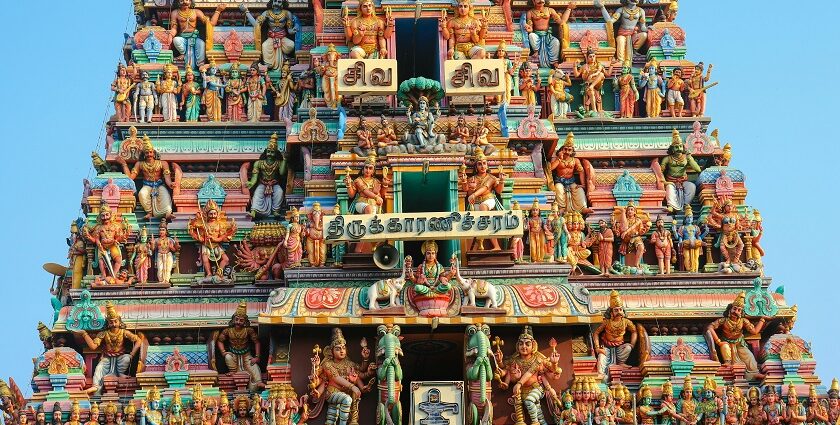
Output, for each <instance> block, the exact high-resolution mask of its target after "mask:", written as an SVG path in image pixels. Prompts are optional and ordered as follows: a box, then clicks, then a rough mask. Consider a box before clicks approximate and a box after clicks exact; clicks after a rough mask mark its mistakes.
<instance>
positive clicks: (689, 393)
mask: <svg viewBox="0 0 840 425" xmlns="http://www.w3.org/2000/svg"><path fill="white" fill-rule="evenodd" d="M677 414H678V415H679V425H697V400H695V399H694V381H693V380H692V378H691V375H686V376H685V378H684V379H683V387H682V390H680V399H679V401H677Z"/></svg>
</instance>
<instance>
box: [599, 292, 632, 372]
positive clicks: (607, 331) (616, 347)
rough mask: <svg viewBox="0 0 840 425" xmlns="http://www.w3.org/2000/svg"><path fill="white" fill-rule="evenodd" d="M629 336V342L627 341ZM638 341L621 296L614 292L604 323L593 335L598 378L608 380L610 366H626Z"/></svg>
mask: <svg viewBox="0 0 840 425" xmlns="http://www.w3.org/2000/svg"><path fill="white" fill-rule="evenodd" d="M628 334H629V335H628ZM627 336H629V340H627V339H626V338H627ZM637 340H638V335H637V334H636V326H635V325H634V324H633V322H631V321H630V320H629V319H627V318H626V317H625V312H624V302H623V301H622V300H621V295H619V293H618V291H615V290H613V291H612V292H611V293H610V304H609V308H608V309H607V310H606V311H604V321H603V322H602V323H601V326H598V328H597V329H595V331H594V332H593V333H592V341H593V344H594V348H595V353H596V354H597V358H598V377H599V378H601V379H603V380H606V379H607V378H608V375H607V372H608V370H607V368H608V367H609V366H610V365H613V364H616V365H623V364H626V362H627V359H628V358H630V352H631V351H632V350H633V347H634V346H635V345H636V341H637Z"/></svg>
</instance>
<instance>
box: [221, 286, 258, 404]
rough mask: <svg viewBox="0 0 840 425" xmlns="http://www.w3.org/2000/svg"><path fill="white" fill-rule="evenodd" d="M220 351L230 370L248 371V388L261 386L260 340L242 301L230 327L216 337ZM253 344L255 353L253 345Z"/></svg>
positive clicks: (231, 320)
mask: <svg viewBox="0 0 840 425" xmlns="http://www.w3.org/2000/svg"><path fill="white" fill-rule="evenodd" d="M216 345H217V346H218V348H219V352H220V353H221V354H222V357H223V358H224V359H225V365H227V368H228V371H229V372H231V373H235V372H246V373H248V375H249V376H250V380H249V382H248V388H249V389H250V390H251V391H254V390H255V389H258V388H261V387H262V386H263V385H262V376H261V373H260V367H259V365H258V364H257V363H258V362H259V360H260V340H259V338H257V332H256V331H255V330H254V328H252V327H251V322H250V320H249V319H248V311H247V305H246V304H245V303H240V304H239V306H237V307H236V312H234V313H233V316H231V318H230V322H229V323H228V327H227V328H225V329H224V330H222V332H221V333H220V334H219V337H218V338H216ZM252 346H253V350H254V351H253V355H252V354H251V347H252Z"/></svg>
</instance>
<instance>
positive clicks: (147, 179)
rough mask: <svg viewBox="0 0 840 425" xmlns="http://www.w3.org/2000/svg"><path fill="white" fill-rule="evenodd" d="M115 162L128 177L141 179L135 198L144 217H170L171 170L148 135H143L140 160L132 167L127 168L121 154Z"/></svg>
mask: <svg viewBox="0 0 840 425" xmlns="http://www.w3.org/2000/svg"><path fill="white" fill-rule="evenodd" d="M117 162H118V163H119V164H120V166H122V170H123V174H125V175H126V176H128V178H130V179H132V180H134V179H137V178H138V177H140V178H141V179H142V180H143V187H141V188H140V191H139V192H137V199H138V200H139V201H140V205H142V206H143V210H144V211H146V216H145V217H144V218H145V219H146V220H149V219H151V218H152V217H155V218H165V219H169V218H171V216H172V196H171V195H170V193H169V189H168V188H171V187H173V186H174V182H173V181H172V172H171V171H170V168H169V163H168V162H167V161H163V160H161V159H160V154H159V153H158V151H156V150H155V147H154V145H152V141H151V139H149V136H147V135H143V153H141V154H140V161H138V162H136V163H135V164H134V166H133V167H132V168H128V163H126V161H125V158H123V157H122V156H118V157H117Z"/></svg>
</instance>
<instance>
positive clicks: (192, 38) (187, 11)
mask: <svg viewBox="0 0 840 425" xmlns="http://www.w3.org/2000/svg"><path fill="white" fill-rule="evenodd" d="M175 7H177V8H178V10H177V12H176V11H174V10H173V11H172V12H173V13H172V16H171V18H170V19H169V22H170V24H169V33H170V34H172V46H173V47H175V50H176V51H177V52H178V54H180V55H183V56H184V63H185V64H186V66H187V68H195V67H197V66H200V65H203V64H204V59H205V58H206V57H207V52H206V44H205V43H206V42H205V41H204V40H202V39H201V38H200V37H199V33H198V21H202V22H203V23H204V24H205V25H206V28H207V29H206V31H205V33H204V34H205V36H206V39H207V40H210V42H212V38H213V37H212V35H213V27H215V26H216V23H217V22H218V21H219V15H221V14H222V11H224V10H225V8H226V7H227V6H225V4H224V3H221V4H219V5H218V6H216V10H215V11H214V12H213V15H212V16H211V17H209V18H208V17H207V15H205V14H204V12H202V11H201V10H200V9H197V8H196V7H195V0H177V2H176V5H175Z"/></svg>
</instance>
